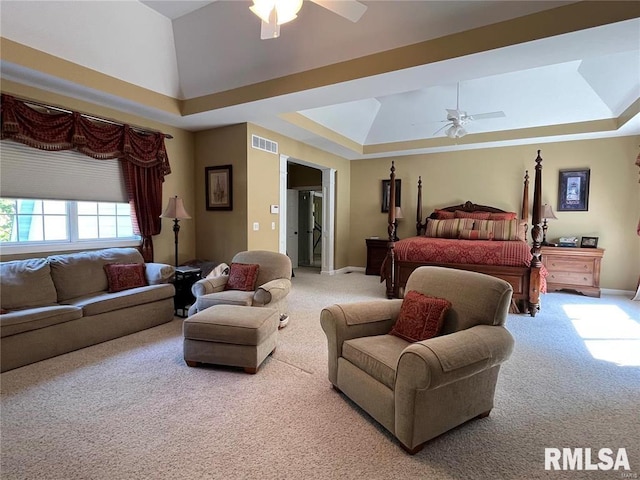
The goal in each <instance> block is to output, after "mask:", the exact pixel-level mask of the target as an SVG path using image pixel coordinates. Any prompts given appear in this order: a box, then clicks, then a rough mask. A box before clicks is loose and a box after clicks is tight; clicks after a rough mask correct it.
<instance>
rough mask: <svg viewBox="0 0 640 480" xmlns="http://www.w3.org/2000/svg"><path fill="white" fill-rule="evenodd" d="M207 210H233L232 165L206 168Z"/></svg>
mask: <svg viewBox="0 0 640 480" xmlns="http://www.w3.org/2000/svg"><path fill="white" fill-rule="evenodd" d="M204 170H205V172H204V173H205V175H204V178H205V187H206V188H205V191H206V195H207V199H206V200H207V210H233V182H232V176H231V165H220V166H219V167H205V169H204Z"/></svg>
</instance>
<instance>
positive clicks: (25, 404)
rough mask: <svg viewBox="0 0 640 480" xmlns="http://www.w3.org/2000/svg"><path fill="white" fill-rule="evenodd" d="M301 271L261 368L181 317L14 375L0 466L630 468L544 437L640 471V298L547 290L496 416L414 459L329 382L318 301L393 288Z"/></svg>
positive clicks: (45, 472)
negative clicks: (207, 356) (239, 364)
mask: <svg viewBox="0 0 640 480" xmlns="http://www.w3.org/2000/svg"><path fill="white" fill-rule="evenodd" d="M293 282H294V289H293V292H292V293H291V295H290V314H291V315H290V316H291V321H290V322H289V325H288V326H287V327H286V328H285V329H283V330H281V331H280V333H279V343H278V347H277V350H276V352H275V353H274V354H273V356H272V357H269V358H268V359H267V360H266V362H265V363H264V364H263V366H262V367H261V369H260V371H259V372H258V374H257V375H247V374H245V373H244V372H242V371H240V370H236V369H232V368H222V367H207V368H189V367H187V366H186V365H185V364H184V362H183V360H182V336H181V325H182V320H181V319H178V318H176V319H174V321H172V322H171V323H168V324H165V325H161V326H159V327H156V328H153V329H150V330H146V331H144V332H139V333H136V334H134V335H129V336H127V337H123V338H120V339H116V340H113V341H110V342H106V343H103V344H100V345H96V346H93V347H89V348H85V349H82V350H79V351H76V352H72V353H69V354H66V355H62V356H60V357H56V358H53V359H49V360H45V361H43V362H39V363H37V364H33V365H29V366H26V367H23V368H19V369H16V370H13V371H10V372H6V373H3V374H2V375H1V376H0V382H1V396H0V400H1V402H0V417H1V418H0V420H1V423H0V457H1V458H0V460H1V462H0V478H2V479H3V480H9V479H34V480H36V479H37V480H41V479H42V480H46V479H65V480H70V479H110V480H118V479H122V480H129V479H189V480H191V479H193V480H196V479H396V478H398V479H401V478H402V479H404V478H406V479H438V480H440V479H443V480H446V479H481V480H484V479H487V480H489V479H542V478H550V479H564V478H566V479H579V478H588V479H591V478H603V479H605V478H606V479H613V478H623V477H622V476H621V472H600V471H596V472H576V471H574V472H553V471H552V472H550V471H545V470H544V448H545V447H557V448H562V447H589V448H594V449H599V448H605V447H608V448H612V449H618V448H622V447H624V448H626V449H627V453H628V457H629V461H630V464H631V472H626V473H632V474H635V475H636V477H628V478H638V476H639V475H640V409H639V405H638V404H639V403H640V366H639V365H640V361H637V362H635V365H626V366H621V365H620V363H625V361H624V360H623V361H621V360H620V358H622V357H621V353H624V352H625V351H627V352H628V353H629V354H630V355H632V356H633V354H634V351H636V349H637V351H638V352H640V334H638V330H639V329H640V324H639V323H640V303H639V302H631V301H629V300H627V299H625V298H624V297H613V296H610V297H606V296H605V297H603V298H602V299H590V298H586V297H582V296H579V295H571V294H549V295H545V296H544V299H543V301H544V305H543V311H542V312H541V313H540V314H539V315H538V316H537V317H536V318H535V319H532V318H530V317H528V316H521V315H511V316H510V317H509V321H508V328H509V330H510V331H511V332H512V333H513V335H514V336H515V338H516V348H515V351H514V354H513V356H512V357H511V358H510V359H509V361H508V362H507V363H506V364H505V365H504V367H503V369H502V371H501V376H500V380H499V383H498V392H497V394H496V406H495V408H494V410H493V411H492V413H491V416H489V417H488V418H486V419H482V420H477V421H474V422H471V423H468V424H466V425H464V426H462V427H459V428H457V429H455V430H453V431H451V432H448V433H446V434H444V435H442V436H441V437H439V438H437V439H434V440H433V441H432V442H430V443H429V444H428V445H427V446H426V447H425V448H424V450H423V451H422V452H420V453H419V454H417V455H415V456H409V455H407V454H406V453H404V451H403V450H401V449H400V447H399V446H398V444H397V443H396V442H395V440H394V439H393V437H392V436H391V435H390V434H388V433H387V432H386V431H385V430H384V429H383V428H381V427H380V426H378V425H377V424H376V423H375V422H374V421H373V420H372V419H371V418H370V417H369V416H368V415H366V414H365V413H364V412H362V411H361V410H360V409H359V408H358V407H357V406H355V405H354V404H353V403H351V402H350V401H348V400H347V399H346V398H345V397H344V396H342V395H341V394H338V393H337V392H335V391H334V390H332V389H331V388H330V384H329V382H328V380H327V366H326V363H327V354H326V339H325V337H324V333H323V332H322V330H321V328H320V324H319V315H320V311H321V309H322V307H324V306H326V305H329V304H332V303H339V302H347V301H358V300H364V299H372V298H384V286H383V285H382V284H380V283H379V282H378V279H377V278H376V277H373V276H365V275H363V274H361V273H351V274H345V275H337V276H332V277H329V276H321V275H318V274H317V271H314V270H302V269H300V270H298V271H296V276H295V278H294V279H293ZM581 312H582V313H581ZM585 312H588V313H590V314H592V315H593V318H591V319H588V318H586V317H584V315H585ZM581 315H582V317H581ZM580 318H582V319H583V320H584V322H583V324H582V326H581V324H580V322H578V323H576V319H578V320H579V319H580ZM585 322H586V323H585ZM621 325H622V326H621ZM624 325H626V327H627V328H626V329H625V328H623V326H624ZM598 326H600V327H602V326H605V327H606V328H604V329H602V328H601V329H600V330H598V328H597V327H598ZM634 326H635V334H634V333H633V332H634V330H633V329H634ZM629 328H630V330H629ZM623 330H624V332H623ZM597 331H601V332H602V331H603V332H604V334H603V333H595V332H597ZM607 332H608V333H607ZM629 332H631V333H629ZM581 334H582V335H581ZM598 335H599V336H598ZM633 335H636V336H635V338H634V337H633ZM598 341H602V342H605V343H606V342H608V343H611V342H614V343H615V342H619V345H618V348H616V349H615V351H614V355H616V354H617V356H618V358H616V359H614V360H613V361H611V360H603V359H598V358H594V356H593V355H592V353H591V351H590V350H589V348H591V350H593V351H597V350H598V349H597V347H593V345H592V343H593V342H596V344H597V343H598ZM590 342H591V343H590ZM600 346H602V345H600ZM599 351H600V352H601V353H599V354H598V355H597V356H599V357H602V358H605V355H604V354H603V353H602V352H603V351H604V350H603V349H602V348H600V350H599ZM636 357H637V355H636ZM626 363H631V364H633V363H634V361H633V360H632V361H626Z"/></svg>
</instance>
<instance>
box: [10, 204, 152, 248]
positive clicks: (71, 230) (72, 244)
mask: <svg viewBox="0 0 640 480" xmlns="http://www.w3.org/2000/svg"><path fill="white" fill-rule="evenodd" d="M5 198H8V197H5ZM12 199H13V200H45V199H41V198H19V199H18V198H12ZM64 201H65V202H66V212H67V213H66V217H67V235H68V239H67V240H48V241H47V240H38V241H32V242H28V241H27V242H0V250H1V252H2V254H3V255H13V254H23V253H43V252H59V251H60V252H62V251H74V250H75V251H77V250H87V249H95V248H110V247H137V246H139V245H140V244H141V237H140V235H135V234H134V236H132V237H120V238H105V239H99V238H97V239H96V238H93V239H87V240H82V239H80V238H79V232H78V202H79V201H81V202H87V201H88V200H77V201H76V200H64ZM95 203H98V204H99V203H115V204H119V203H123V202H109V201H99V200H95ZM96 216H97V217H98V218H100V214H99V212H98V213H97V214H96Z"/></svg>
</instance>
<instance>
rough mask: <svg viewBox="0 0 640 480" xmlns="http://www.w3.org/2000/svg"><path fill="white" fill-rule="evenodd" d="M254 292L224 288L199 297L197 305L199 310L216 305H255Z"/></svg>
mask: <svg viewBox="0 0 640 480" xmlns="http://www.w3.org/2000/svg"><path fill="white" fill-rule="evenodd" d="M253 294H254V292H243V291H241V290H224V291H222V292H216V293H209V294H207V295H202V296H201V297H198V298H197V300H196V305H197V307H198V311H202V310H204V309H205V308H209V307H213V306H214V305H244V306H245V307H250V306H251V305H253Z"/></svg>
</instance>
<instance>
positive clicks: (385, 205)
mask: <svg viewBox="0 0 640 480" xmlns="http://www.w3.org/2000/svg"><path fill="white" fill-rule="evenodd" d="M401 186H402V182H401V180H400V179H399V178H396V207H401V206H402V205H400V198H401V195H400V191H401ZM390 193H391V180H382V208H381V209H380V212H381V213H389V195H390Z"/></svg>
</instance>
